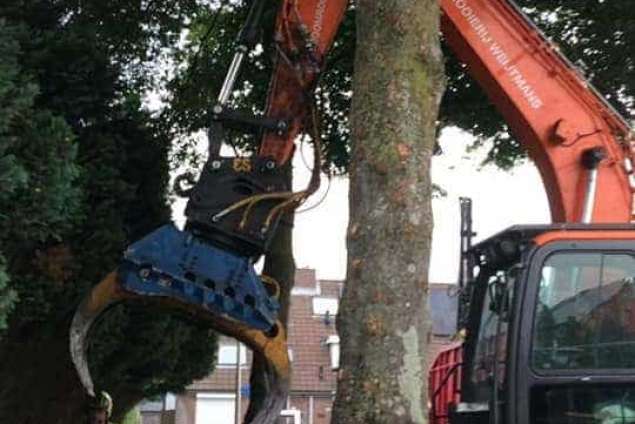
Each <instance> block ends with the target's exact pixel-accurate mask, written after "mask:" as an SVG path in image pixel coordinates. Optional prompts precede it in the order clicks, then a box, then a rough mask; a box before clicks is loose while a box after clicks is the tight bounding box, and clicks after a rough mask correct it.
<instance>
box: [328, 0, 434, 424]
mask: <svg viewBox="0 0 635 424" xmlns="http://www.w3.org/2000/svg"><path fill="white" fill-rule="evenodd" d="M356 4H357V11H356V12H357V18H356V19H357V51H356V57H355V74H354V98H353V110H352V125H353V133H352V138H353V157H352V163H351V169H350V178H351V184H350V214H351V215H350V223H349V228H348V235H347V246H348V269H347V280H346V284H345V287H344V294H343V299H342V304H341V307H340V313H339V315H338V320H337V328H338V332H339V335H340V339H341V340H342V358H341V364H342V368H341V372H340V379H339V382H338V388H337V398H336V401H335V407H334V412H333V423H336V424H359V423H390V424H401V423H424V422H427V414H426V403H427V381H426V379H427V377H426V365H427V364H426V352H427V345H428V341H429V319H428V315H427V307H426V298H427V287H428V280H427V278H428V277H427V276H428V261H429V251H430V240H431V234H432V211H431V204H430V197H431V183H430V172H429V168H430V158H431V155H432V151H433V146H434V142H435V121H436V118H437V111H438V106H439V101H440V99H441V95H442V90H443V65H442V58H441V51H440V47H439V40H438V31H439V26H438V20H439V6H438V2H437V0H382V1H370V0H360V1H358V2H357V3H356Z"/></svg>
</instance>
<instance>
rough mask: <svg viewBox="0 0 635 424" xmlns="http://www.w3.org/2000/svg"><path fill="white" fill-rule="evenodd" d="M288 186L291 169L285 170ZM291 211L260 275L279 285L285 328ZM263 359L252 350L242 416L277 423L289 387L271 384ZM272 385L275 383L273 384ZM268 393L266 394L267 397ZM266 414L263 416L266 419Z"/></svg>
mask: <svg viewBox="0 0 635 424" xmlns="http://www.w3.org/2000/svg"><path fill="white" fill-rule="evenodd" d="M287 177H288V182H289V186H291V170H289V172H288V176H287ZM292 230H293V213H289V214H287V215H286V216H285V218H284V219H283V221H282V222H281V223H280V227H279V228H278V231H277V232H276V235H275V237H274V239H273V240H272V243H271V249H270V251H269V253H268V254H267V256H266V258H265V267H264V269H263V274H265V275H268V276H270V277H272V278H274V279H275V280H276V281H277V282H278V283H279V284H280V314H279V316H278V317H279V320H280V322H282V324H283V325H284V327H285V331H286V329H287V324H288V318H289V302H290V300H291V289H292V288H293V283H294V281H295V262H294V260H293V237H292ZM267 373H268V370H267V367H266V362H265V360H264V358H263V356H262V355H260V354H257V353H254V355H253V363H252V367H251V374H250V376H249V388H250V399H249V408H248V409H247V414H246V415H245V423H251V424H267V422H265V421H263V420H267V421H268V420H269V419H270V418H273V417H274V416H275V417H276V418H274V419H271V421H269V422H277V416H278V415H279V414H280V409H282V408H283V407H284V403H286V400H287V394H288V389H289V388H288V387H271V384H270V381H269V378H267ZM274 384H275V383H274ZM268 395H269V396H268ZM265 417H266V418H265Z"/></svg>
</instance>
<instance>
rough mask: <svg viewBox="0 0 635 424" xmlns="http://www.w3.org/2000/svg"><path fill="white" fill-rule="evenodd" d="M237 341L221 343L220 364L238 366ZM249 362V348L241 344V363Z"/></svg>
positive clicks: (219, 351) (219, 349) (219, 350)
mask: <svg viewBox="0 0 635 424" xmlns="http://www.w3.org/2000/svg"><path fill="white" fill-rule="evenodd" d="M236 348H237V344H236V343H221V344H220V345H219V346H218V365H219V366H230V365H233V366H236ZM246 363H247V348H246V347H245V346H244V345H242V344H241V345H240V365H245V364H246Z"/></svg>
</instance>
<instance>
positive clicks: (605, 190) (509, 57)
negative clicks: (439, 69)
mask: <svg viewBox="0 0 635 424" xmlns="http://www.w3.org/2000/svg"><path fill="white" fill-rule="evenodd" d="M441 7H442V9H443V15H442V16H443V17H442V30H443V34H444V36H445V38H446V40H447V41H448V43H449V44H450V46H451V47H452V50H453V51H454V53H455V54H456V55H457V56H458V57H459V59H460V60H461V61H463V62H464V63H465V64H466V66H467V71H468V72H469V73H470V74H471V75H472V76H473V77H474V78H475V79H476V80H477V81H478V83H479V84H480V86H481V87H482V88H483V90H484V91H485V93H486V94H487V95H488V97H489V98H490V100H491V101H492V103H494V105H495V106H496V107H497V109H498V110H499V112H500V113H501V114H502V115H503V117H504V118H505V121H506V122H507V124H508V125H509V127H510V128H511V130H512V132H513V134H514V136H515V137H516V138H517V139H518V140H519V141H520V142H521V144H522V145H523V147H524V148H525V149H526V150H527V152H528V153H529V155H530V157H531V159H532V160H533V161H534V162H535V164H536V166H537V167H538V169H539V171H540V174H541V176H542V179H543V183H544V186H545V189H546V191H547V195H548V198H549V204H550V206H551V215H552V219H553V221H554V222H579V221H582V220H584V221H588V222H631V221H632V220H633V206H634V205H633V192H634V187H635V186H634V184H633V176H632V172H633V171H632V169H633V148H632V147H633V146H632V142H633V139H632V135H631V129H630V128H629V126H628V124H627V123H626V122H625V120H624V119H623V118H622V117H621V116H620V115H619V114H618V113H617V112H616V111H615V110H614V109H613V108H612V107H611V106H610V105H609V104H608V103H607V102H606V101H605V100H604V98H603V97H602V96H601V95H600V94H598V92H597V91H596V90H595V89H593V87H592V86H591V85H590V84H589V83H588V82H587V81H586V80H585V79H584V78H583V77H582V76H581V75H580V74H579V73H578V72H577V70H576V68H575V67H574V66H573V65H572V64H571V63H570V62H569V61H568V60H567V59H566V58H565V57H564V56H562V55H561V54H560V53H559V51H558V49H557V47H556V46H555V45H554V44H553V43H551V42H550V41H549V40H548V39H547V38H546V37H545V36H544V34H543V33H542V32H541V31H540V30H539V29H538V28H536V26H535V25H533V24H532V23H531V21H530V20H529V19H528V18H527V17H526V16H525V14H524V13H523V12H522V11H521V10H520V9H519V8H518V6H516V5H515V4H514V3H513V1H509V0H441ZM594 161H599V162H600V163H593V162H594ZM589 162H590V163H589ZM595 165H597V166H598V168H597V173H596V174H595V176H594V175H593V172H589V171H592V169H589V168H592V166H595ZM590 178H597V179H596V185H595V189H594V188H593V184H590V182H591V181H589V180H590ZM589 189H591V191H593V190H595V192H596V195H595V196H589V195H588V192H589ZM590 194H593V193H590ZM591 198H594V199H595V201H593V199H591ZM587 200H588V201H589V202H590V203H593V205H589V206H590V210H588V211H587V213H586V217H583V215H585V210H584V209H585V203H587ZM588 209H589V208H588ZM583 218H585V219H583Z"/></svg>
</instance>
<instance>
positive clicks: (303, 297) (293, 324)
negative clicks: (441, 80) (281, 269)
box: [190, 269, 457, 396]
mask: <svg viewBox="0 0 635 424" xmlns="http://www.w3.org/2000/svg"><path fill="white" fill-rule="evenodd" d="M343 284H344V283H343V281H337V280H318V279H317V278H316V274H315V270H312V269H299V270H298V271H297V273H296V282H295V287H294V289H293V292H292V297H291V305H290V313H289V327H288V346H289V353H290V356H291V363H292V380H291V392H292V393H294V392H295V393H298V392H303V393H314V394H320V393H321V394H322V395H325V396H326V395H330V394H332V393H333V392H334V391H335V388H336V385H337V373H336V372H334V371H332V370H331V365H330V358H329V350H328V347H327V346H326V344H325V341H326V339H327V338H328V337H329V336H332V335H335V334H336V330H335V316H334V314H329V315H328V316H325V315H318V314H316V313H314V304H313V302H314V299H315V298H320V299H339V298H340V296H341V292H342V287H343ZM451 288H452V286H451V285H447V284H441V285H438V284H433V285H430V288H429V305H430V307H431V319H432V322H433V335H434V336H435V337H433V338H432V342H431V343H430V345H429V352H428V358H429V362H431V361H432V360H433V358H434V357H435V356H436V354H437V353H438V352H439V351H440V350H441V349H442V348H443V347H444V346H445V345H446V344H447V343H448V341H449V337H448V336H450V335H452V334H454V328H455V324H456V304H457V298H456V297H454V296H453V295H452V293H451V290H450V289H451ZM222 340H224V339H222ZM242 381H243V384H246V383H248V381H249V372H248V370H247V369H245V370H243V372H242ZM234 385H235V369H234V368H233V367H232V368H217V370H216V371H215V372H214V373H213V374H212V375H211V376H209V377H206V378H205V379H203V380H200V381H197V382H195V383H194V384H193V385H192V386H190V389H192V390H210V391H231V390H233V389H234Z"/></svg>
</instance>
